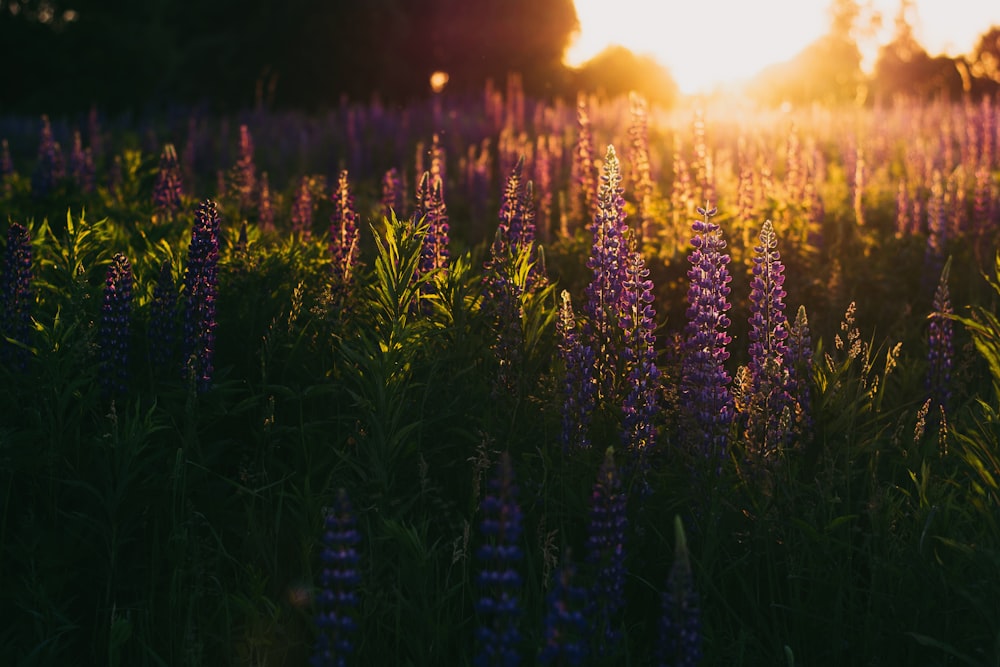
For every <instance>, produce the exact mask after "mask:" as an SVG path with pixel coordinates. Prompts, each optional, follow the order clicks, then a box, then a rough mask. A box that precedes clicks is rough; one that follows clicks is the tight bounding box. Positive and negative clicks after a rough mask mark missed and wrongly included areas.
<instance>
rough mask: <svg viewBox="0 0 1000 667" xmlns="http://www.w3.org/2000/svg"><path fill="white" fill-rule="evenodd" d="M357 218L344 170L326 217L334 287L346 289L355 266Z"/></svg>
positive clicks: (358, 234) (357, 239) (358, 237)
mask: <svg viewBox="0 0 1000 667" xmlns="http://www.w3.org/2000/svg"><path fill="white" fill-rule="evenodd" d="M359 239H360V230H359V229H358V214H357V212H356V211H355V208H354V195H353V194H352V193H351V184H350V181H349V180H348V174H347V170H346V169H343V170H341V172H340V176H339V177H338V179H337V189H336V190H334V192H333V214H332V215H331V216H330V259H331V261H332V267H333V278H334V282H335V284H338V285H341V286H345V287H346V286H347V285H348V284H350V282H351V281H352V279H353V277H354V270H355V268H357V264H358V241H359Z"/></svg>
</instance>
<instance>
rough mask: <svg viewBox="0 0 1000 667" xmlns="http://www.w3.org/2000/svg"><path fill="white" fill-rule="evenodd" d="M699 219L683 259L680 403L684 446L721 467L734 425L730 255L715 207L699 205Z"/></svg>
mask: <svg viewBox="0 0 1000 667" xmlns="http://www.w3.org/2000/svg"><path fill="white" fill-rule="evenodd" d="M698 212H699V213H701V214H702V215H703V216H704V219H702V220H696V221H695V222H694V223H693V225H692V226H693V229H694V234H695V235H694V238H692V239H691V245H692V246H694V250H693V251H692V252H691V254H690V256H689V257H688V260H689V261H690V262H691V268H690V269H689V270H688V277H689V278H690V279H691V285H690V287H689V288H688V296H687V301H688V308H687V325H686V327H685V340H684V345H683V354H684V356H683V360H682V364H681V400H682V402H683V408H684V409H685V410H686V412H687V416H688V421H689V438H690V441H689V444H690V445H691V447H692V448H693V449H694V450H695V451H696V452H699V453H700V454H701V455H702V456H704V457H705V458H706V459H709V460H711V461H714V462H715V463H717V464H721V461H722V458H723V456H724V455H725V453H726V448H727V444H728V432H729V427H730V425H731V424H732V421H733V397H732V394H731V392H730V388H729V383H730V377H729V373H728V371H726V368H725V362H726V360H727V359H729V351H728V349H727V346H728V345H729V342H730V336H729V334H728V333H727V330H728V329H729V324H730V321H729V316H728V315H727V313H728V311H729V308H730V303H729V298H728V297H729V290H730V287H729V283H730V281H731V280H732V278H731V277H730V275H729V269H728V265H729V255H727V254H724V253H723V252H722V251H723V249H724V248H725V247H726V242H725V240H724V239H723V237H722V231H721V230H720V229H719V226H718V225H717V224H715V223H714V222H712V220H711V219H712V216H714V215H715V213H716V209H714V208H711V209H708V210H706V209H704V208H701V207H699V208H698Z"/></svg>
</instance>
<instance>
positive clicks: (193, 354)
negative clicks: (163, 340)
mask: <svg viewBox="0 0 1000 667" xmlns="http://www.w3.org/2000/svg"><path fill="white" fill-rule="evenodd" d="M220 224H221V221H220V219H219V210H218V207H217V206H216V203H215V202H214V201H213V200H211V199H206V200H204V201H202V202H201V203H200V204H199V205H198V208H197V210H196V211H195V220H194V227H193V228H192V230H191V245H190V246H188V261H187V267H186V269H185V273H184V296H185V305H184V364H185V374H186V375H187V376H188V377H189V378H193V379H194V381H195V383H196V386H197V389H198V391H199V392H204V391H207V390H208V389H209V388H210V387H211V384H212V376H213V375H214V371H215V368H214V365H213V361H214V358H215V329H216V326H217V324H218V323H217V321H216V319H215V309H216V301H217V299H218V297H219V227H220Z"/></svg>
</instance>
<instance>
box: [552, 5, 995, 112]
mask: <svg viewBox="0 0 1000 667" xmlns="http://www.w3.org/2000/svg"><path fill="white" fill-rule="evenodd" d="M829 4H830V2H829V0H754V1H753V2H748V1H746V0H700V1H698V2H691V1H689V0H683V1H682V0H612V1H609V0H576V9H577V14H578V16H579V18H580V26H581V30H580V34H579V35H578V36H577V40H576V42H575V43H574V44H573V45H572V46H571V47H570V49H569V51H568V53H567V55H566V61H567V63H569V64H570V65H578V64H580V63H582V62H584V61H586V60H587V59H588V58H591V57H593V56H594V55H596V54H597V53H598V52H600V51H601V50H602V49H604V48H605V47H606V46H608V45H610V44H621V45H622V46H625V47H628V48H629V49H631V50H632V51H634V52H636V53H639V54H648V55H651V56H654V57H655V58H656V59H657V60H658V61H659V62H660V63H662V64H664V65H666V66H667V67H668V68H669V69H670V71H671V73H672V74H673V77H674V79H676V81H677V83H678V85H679V86H680V88H681V90H682V91H683V92H685V93H695V92H700V91H705V90H708V89H711V88H713V87H715V86H717V85H718V84H721V83H725V82H729V81H737V80H740V79H745V78H747V77H750V76H753V75H754V74H756V73H757V72H759V71H760V70H761V69H762V68H763V67H765V66H767V65H769V64H772V63H776V62H782V61H785V60H788V59H790V58H792V57H793V56H795V54H797V53H798V52H799V51H801V50H802V48H803V47H805V46H806V45H807V44H809V43H810V42H812V41H813V40H815V39H816V38H817V37H818V36H820V35H821V34H823V33H824V32H825V31H826V29H827V26H828V25H829V18H828V7H829ZM862 4H864V3H862ZM914 4H915V10H916V11H915V16H913V17H912V20H911V22H912V23H913V25H914V29H915V33H916V36H917V39H918V40H920V42H921V43H922V44H923V45H924V47H925V48H926V49H927V51H928V52H929V53H930V54H931V55H938V54H941V53H944V54H947V55H952V56H955V55H960V54H965V53H969V52H970V51H971V50H972V49H973V47H974V46H975V44H976V42H977V41H978V38H979V36H980V35H982V33H984V32H986V30H988V29H989V27H990V26H991V25H1000V0H916V2H915V3H914ZM871 6H872V7H873V8H874V9H875V10H877V11H878V12H880V13H881V15H882V30H881V32H880V33H879V34H878V35H877V36H876V37H875V38H874V40H872V41H871V42H870V43H868V44H865V43H862V44H861V46H862V52H863V53H864V54H865V57H866V60H867V63H866V64H867V65H868V66H869V67H870V65H871V64H872V63H873V62H874V56H875V52H876V50H877V48H878V45H879V44H881V43H885V42H886V41H888V40H889V39H890V37H891V35H892V29H893V20H894V18H895V15H896V12H897V9H898V7H899V2H898V0H873V1H872V3H871Z"/></svg>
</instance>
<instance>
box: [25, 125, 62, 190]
mask: <svg viewBox="0 0 1000 667" xmlns="http://www.w3.org/2000/svg"><path fill="white" fill-rule="evenodd" d="M65 175H66V173H65V165H64V164H63V157H62V150H61V149H60V148H59V144H58V143H56V141H55V138H54V137H53V135H52V124H51V123H49V117H48V116H42V129H41V137H40V139H39V142H38V160H37V162H36V163H35V170H34V171H33V172H32V174H31V193H32V195H33V196H35V197H39V198H41V197H46V196H48V195H49V193H51V192H52V190H54V189H55V188H56V186H57V185H59V182H60V181H62V179H63V178H64V177H65Z"/></svg>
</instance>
